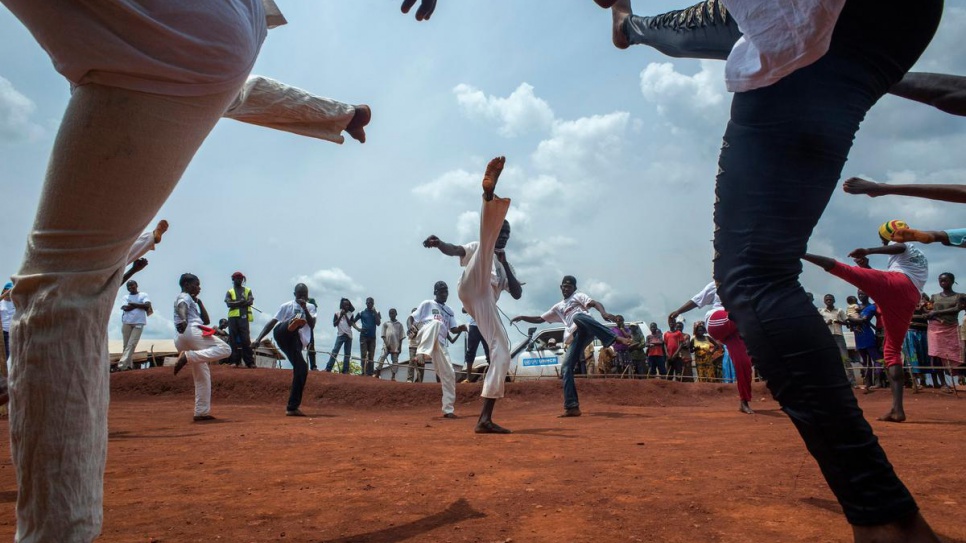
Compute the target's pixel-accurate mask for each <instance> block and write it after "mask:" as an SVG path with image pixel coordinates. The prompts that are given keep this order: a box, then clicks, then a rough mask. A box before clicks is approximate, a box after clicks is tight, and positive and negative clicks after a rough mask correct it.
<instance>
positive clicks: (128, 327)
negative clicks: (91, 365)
mask: <svg viewBox="0 0 966 543" xmlns="http://www.w3.org/2000/svg"><path fill="white" fill-rule="evenodd" d="M121 311H123V313H122V314H121V336H122V338H123V339H124V352H123V353H122V354H121V358H120V360H118V361H117V370H118V371H127V370H131V369H134V368H133V367H131V357H132V356H134V349H135V348H137V345H138V341H140V340H141V332H142V331H143V330H144V325H146V324H147V323H148V314H149V313H151V312H153V309H152V308H151V299H150V298H149V297H148V294H147V293H146V292H139V291H138V283H137V281H135V280H133V279H132V280H130V281H128V282H127V296H125V297H124V305H123V306H121Z"/></svg>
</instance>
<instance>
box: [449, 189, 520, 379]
mask: <svg viewBox="0 0 966 543" xmlns="http://www.w3.org/2000/svg"><path fill="white" fill-rule="evenodd" d="M509 209H510V199H509V198H498V197H496V196H494V197H493V199H492V200H490V201H489V202H488V201H486V200H483V209H482V210H481V211H480V247H479V249H477V251H476V253H475V254H474V255H473V257H472V258H470V261H469V262H468V263H467V265H466V268H464V269H463V275H462V276H461V277H460V282H459V286H458V287H457V293H458V295H459V298H460V301H461V302H463V309H465V310H466V312H467V313H469V314H470V316H471V317H473V320H475V321H476V326H478V327H479V329H480V335H482V336H483V339H485V340H486V344H487V346H488V347H489V348H490V367H489V368H488V369H487V370H486V379H485V380H484V381H483V393H482V394H481V395H482V396H483V397H484V398H502V397H503V393H504V382H505V381H506V373H507V371H508V370H509V369H510V339H509V338H508V337H507V334H506V329H505V328H504V327H503V321H501V320H500V312H499V310H497V307H496V297H495V295H494V294H493V287H492V285H490V277H491V275H492V273H493V250H494V248H495V247H496V239H497V238H498V237H499V235H500V229H501V228H503V220H504V219H505V218H506V214H507V210H509Z"/></svg>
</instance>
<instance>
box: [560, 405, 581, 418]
mask: <svg viewBox="0 0 966 543" xmlns="http://www.w3.org/2000/svg"><path fill="white" fill-rule="evenodd" d="M579 416H580V408H579V407H571V408H570V409H565V410H564V412H563V415H560V416H559V417H558V418H561V419H562V418H566V417H579Z"/></svg>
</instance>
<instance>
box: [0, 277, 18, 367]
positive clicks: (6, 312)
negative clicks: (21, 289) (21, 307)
mask: <svg viewBox="0 0 966 543" xmlns="http://www.w3.org/2000/svg"><path fill="white" fill-rule="evenodd" d="M12 290H13V283H12V282H10V281H7V283H6V284H4V285H3V291H0V323H2V325H3V349H4V355H3V360H4V361H6V360H7V359H8V358H10V322H11V321H12V320H13V314H14V313H16V311H17V310H16V308H14V306H13V300H11V299H10V292H11V291H12Z"/></svg>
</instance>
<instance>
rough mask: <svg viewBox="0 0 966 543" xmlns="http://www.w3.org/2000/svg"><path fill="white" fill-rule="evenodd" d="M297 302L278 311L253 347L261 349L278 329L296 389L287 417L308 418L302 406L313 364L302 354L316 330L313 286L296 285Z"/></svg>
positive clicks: (292, 302)
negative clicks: (311, 289)
mask: <svg viewBox="0 0 966 543" xmlns="http://www.w3.org/2000/svg"><path fill="white" fill-rule="evenodd" d="M293 294H294V296H295V299H294V300H292V301H289V302H285V303H284V304H282V305H281V306H280V307H279V308H278V312H277V313H275V318H273V319H272V320H270V321H268V324H266V325H265V328H262V332H261V333H260V334H258V337H257V338H255V341H253V342H252V348H253V349H254V348H257V347H258V344H259V343H261V342H262V338H264V337H265V336H266V335H268V332H269V331H271V330H273V329H274V336H275V343H277V344H278V348H279V349H281V350H282V352H283V353H285V356H286V357H287V358H288V361H289V364H291V365H292V389H291V391H290V392H289V395H288V403H287V404H286V405H285V416H286V417H304V416H305V413H302V410H301V409H299V407H300V406H301V405H302V391H303V390H305V381H306V380H307V379H308V375H309V365H308V363H307V362H306V361H305V357H304V356H303V355H302V351H304V350H305V349H306V348H308V346H309V343H310V342H311V341H312V327H313V326H315V318H316V315H317V308H316V307H315V305H314V304H312V303H309V287H307V286H305V284H304V283H299V284H297V285H295V290H294V292H293Z"/></svg>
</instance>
